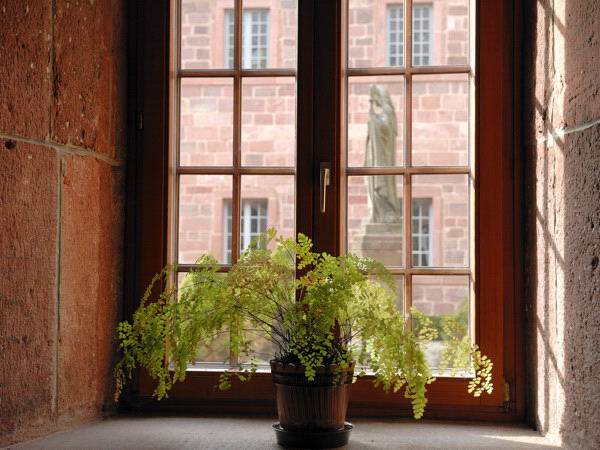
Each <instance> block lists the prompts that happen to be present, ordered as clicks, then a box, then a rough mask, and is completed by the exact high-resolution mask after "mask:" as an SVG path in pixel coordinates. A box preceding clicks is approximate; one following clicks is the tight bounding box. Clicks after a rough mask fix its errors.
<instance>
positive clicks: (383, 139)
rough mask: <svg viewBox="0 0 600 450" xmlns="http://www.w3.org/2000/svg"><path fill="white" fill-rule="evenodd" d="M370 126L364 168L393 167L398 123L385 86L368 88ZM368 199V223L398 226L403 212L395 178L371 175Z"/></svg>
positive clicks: (392, 176)
mask: <svg viewBox="0 0 600 450" xmlns="http://www.w3.org/2000/svg"><path fill="white" fill-rule="evenodd" d="M369 97H370V98H369V103H370V104H371V107H370V109H369V125H368V133H367V144H366V149H365V166H366V167H393V166H395V165H396V136H397V135H398V124H397V121H396V111H395V110H394V105H392V99H391V98H390V94H389V92H388V91H387V89H386V88H385V87H384V86H380V85H375V84H374V85H371V87H370V88H369ZM368 180H369V198H370V200H371V204H372V214H371V223H389V224H391V223H395V224H396V223H397V224H399V223H401V221H402V213H401V207H400V201H399V199H398V195H397V192H396V176H394V175H376V176H370V177H369V178H368Z"/></svg>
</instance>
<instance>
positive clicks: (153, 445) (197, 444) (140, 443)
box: [9, 416, 560, 450]
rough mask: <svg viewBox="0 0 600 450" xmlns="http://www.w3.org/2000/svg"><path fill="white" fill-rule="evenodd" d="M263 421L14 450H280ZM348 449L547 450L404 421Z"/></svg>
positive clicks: (357, 439)
mask: <svg viewBox="0 0 600 450" xmlns="http://www.w3.org/2000/svg"><path fill="white" fill-rule="evenodd" d="M272 423H273V420H271V419H265V418H217V417H190V416H185V417H182V416H177V417H173V416H169V417H117V418H112V419H108V420H105V421H102V422H98V423H94V424H91V425H86V426H82V427H79V428H74V429H71V430H68V431H64V432H61V433H56V434H53V435H51V436H48V437H46V438H43V439H36V440H33V441H29V442H25V443H22V444H19V445H15V446H12V447H9V448H14V449H20V450H25V449H60V450H66V449H77V450H81V449H86V450H87V449H90V450H91V449H110V450H113V449H140V450H141V449H144V450H159V449H161V450H163V449H164V450H166V449H215V450H216V449H219V450H221V449H247V450H251V449H261V450H268V449H280V448H281V447H279V446H278V445H277V444H276V443H275V435H274V433H273V430H272V429H271V425H272ZM353 423H354V425H355V429H354V430H353V431H352V435H351V438H350V444H349V445H348V446H347V447H345V448H346V449H348V450H358V449H361V450H363V449H364V450H367V449H370V450H375V449H531V450H533V449H552V448H560V446H558V445H556V444H554V443H552V442H551V441H550V440H548V439H546V438H543V437H541V436H539V435H538V434H537V433H536V432H535V431H533V430H531V429H529V428H527V427H525V426H521V425H497V424H479V423H467V422H425V421H423V422H416V421H405V420H397V421H392V420H368V419H361V420H355V421H353Z"/></svg>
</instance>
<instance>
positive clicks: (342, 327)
mask: <svg viewBox="0 0 600 450" xmlns="http://www.w3.org/2000/svg"><path fill="white" fill-rule="evenodd" d="M274 242H276V244H277V245H276V248H275V249H274V250H271V249H270V248H269V247H270V246H273V244H274ZM176 270H177V268H176V267H174V266H169V267H167V268H165V269H164V270H163V271H162V272H161V273H159V274H157V275H156V276H155V277H154V278H153V280H152V282H151V283H150V285H149V286H148V288H147V289H146V292H145V293H144V296H143V297H142V300H141V303H140V306H139V307H138V309H137V310H136V312H135V313H134V315H133V320H132V321H131V322H122V323H120V324H119V325H118V327H117V334H118V339H119V345H120V349H121V351H122V354H123V356H122V359H121V360H120V361H119V363H118V364H117V366H116V368H115V380H116V396H117V397H118V395H119V394H120V392H121V390H122V389H123V386H124V384H125V382H126V380H127V379H128V378H130V377H131V374H132V370H133V369H134V368H136V367H143V368H144V369H146V370H147V371H148V373H149V374H150V376H152V377H153V378H154V379H155V380H156V382H157V386H156V389H155V391H154V395H155V396H156V397H158V398H159V399H160V398H163V397H165V396H166V395H167V392H168V391H169V389H170V388H171V387H172V386H173V384H174V383H175V382H177V381H181V380H183V379H185V376H186V370H187V367H188V365H189V364H193V363H194V362H195V360H196V357H197V354H198V348H199V346H200V345H210V344H211V342H213V341H214V340H215V339H218V338H220V337H222V336H223V335H224V334H226V335H227V337H228V341H229V350H230V351H231V352H232V353H233V354H236V355H239V356H244V357H245V359H247V360H249V361H250V364H249V365H248V366H247V367H246V366H244V367H241V366H240V367H232V368H231V369H230V370H226V371H224V372H223V373H222V375H221V377H220V380H219V387H220V388H221V389H227V388H228V387H230V386H231V383H232V377H235V378H237V379H239V380H240V381H246V380H248V379H250V378H251V376H252V373H253V372H254V371H255V370H256V364H255V361H256V355H255V353H256V351H255V349H254V348H255V347H254V346H252V345H250V344H251V343H253V342H254V341H255V340H256V333H257V332H260V333H261V336H262V338H264V339H268V340H270V341H271V342H272V343H273V344H274V345H275V349H276V350H275V353H274V355H273V358H274V359H276V360H278V361H281V362H292V363H295V364H299V365H302V366H303V367H304V369H305V374H306V377H307V378H308V379H314V377H315V375H316V370H317V368H318V367H319V366H323V365H331V364H336V365H337V366H338V367H339V368H346V367H348V366H350V365H351V364H352V363H353V362H355V363H356V365H357V366H359V367H361V366H363V367H368V369H369V370H370V371H371V372H372V373H373V374H374V382H375V384H376V385H377V386H380V387H381V388H383V389H384V390H385V391H387V392H398V391H400V390H403V391H404V396H405V397H406V398H408V399H410V400H411V402H412V406H413V414H414V416H415V418H420V417H421V416H422V415H423V412H424V409H425V406H426V404H427V397H426V391H427V385H428V384H430V383H431V382H433V381H434V380H435V379H434V378H433V377H432V374H431V370H430V368H429V365H428V363H427V360H426V357H425V348H426V346H427V345H428V344H429V343H430V342H431V341H432V340H434V339H438V338H439V336H438V335H439V334H441V333H440V332H439V331H438V328H439V327H436V326H434V324H433V322H432V320H431V319H429V318H427V317H426V316H425V315H423V314H421V313H419V312H418V311H416V310H413V311H412V313H413V317H414V318H415V323H416V324H417V326H415V328H414V330H415V331H414V332H413V331H411V330H410V329H409V328H407V327H406V326H405V323H404V318H403V316H402V314H401V312H400V311H399V310H398V308H397V306H396V285H395V281H394V278H393V277H392V275H391V274H390V273H389V272H388V271H387V270H385V268H384V267H383V265H382V264H380V263H378V262H377V261H375V260H374V259H372V258H367V257H359V256H356V255H351V254H349V255H343V256H339V257H334V256H331V255H329V254H326V253H315V252H312V242H311V240H310V239H309V238H308V237H306V236H304V235H302V234H299V235H298V239H297V240H294V239H283V238H279V239H275V231H274V230H269V231H267V232H266V233H264V234H263V235H261V236H260V237H259V241H257V242H255V243H254V245H252V246H251V248H250V249H249V250H247V251H246V252H244V253H243V254H242V255H241V256H240V259H239V261H238V262H237V263H236V264H235V265H234V266H233V267H232V268H231V269H230V270H229V271H228V272H219V270H218V265H217V261H216V260H215V259H214V258H213V257H212V256H210V255H206V256H203V257H202V258H200V260H198V261H197V263H196V265H195V268H194V269H193V270H191V271H190V272H188V273H187V274H186V275H185V276H184V277H183V279H182V280H181V282H180V283H179V285H178V286H177V287H172V288H169V287H167V288H166V289H162V291H161V290H160V289H158V286H159V285H160V286H169V283H168V278H169V277H170V276H172V275H173V274H174V273H176ZM155 291H160V292H156V293H155ZM460 326H462V325H461V324H460V323H458V322H456V321H454V322H452V321H451V320H448V321H444V328H443V332H442V333H443V335H444V338H445V350H444V351H443V352H442V356H441V359H442V363H443V364H444V365H446V366H447V367H466V365H468V364H469V363H472V364H473V367H474V368H475V375H476V376H475V377H474V378H473V380H472V381H471V382H470V384H469V392H471V393H472V394H473V395H475V396H478V395H480V394H481V393H482V392H491V389H492V384H491V368H492V363H491V361H490V360H489V359H488V358H487V357H485V356H484V355H482V354H481V352H480V351H479V349H478V348H477V347H476V346H472V345H470V342H469V341H468V339H467V338H466V337H465V336H466V333H465V332H464V330H461V329H460ZM363 374H364V371H363V372H362V373H360V374H358V375H363Z"/></svg>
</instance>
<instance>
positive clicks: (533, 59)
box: [523, 0, 600, 449]
mask: <svg viewBox="0 0 600 450" xmlns="http://www.w3.org/2000/svg"><path fill="white" fill-rule="evenodd" d="M525 3H529V5H528V7H527V8H526V9H525V11H524V12H525V15H524V24H525V27H524V30H525V35H524V43H525V52H524V54H523V64H524V86H523V94H524V99H525V110H524V116H523V123H524V137H525V147H524V150H525V155H526V171H525V176H526V186H525V187H526V189H525V194H526V207H527V209H526V214H527V226H528V230H527V247H526V256H527V260H526V277H527V309H528V312H527V314H528V323H527V332H528V342H527V344H528V347H527V350H528V371H529V384H528V393H529V395H530V399H529V406H530V409H529V415H530V420H531V422H532V423H533V424H534V425H536V426H537V428H538V429H539V430H540V431H541V432H542V433H544V434H547V435H549V436H552V437H554V438H556V439H560V440H561V441H562V442H563V444H564V446H565V447H566V448H573V449H582V448H589V449H592V448H598V447H600V428H599V427H598V423H600V411H599V410H598V405H599V404H600V389H599V388H598V386H599V385H600V374H599V372H598V367H600V357H599V356H598V355H599V354H598V348H599V346H600V334H599V332H598V330H600V308H599V306H598V305H599V301H600V268H598V258H599V257H600V147H599V142H600V81H599V80H600V3H598V2H597V1H595V0H584V1H578V2H576V1H569V0H554V1H550V0H539V1H537V2H525Z"/></svg>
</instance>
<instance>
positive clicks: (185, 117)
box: [179, 78, 233, 166]
mask: <svg viewBox="0 0 600 450" xmlns="http://www.w3.org/2000/svg"><path fill="white" fill-rule="evenodd" d="M180 105H181V106H180V137H179V145H180V151H179V159H180V164H181V165H182V166H231V164H232V149H233V81H232V80H231V79H229V78H184V79H182V80H181V103H180Z"/></svg>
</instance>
